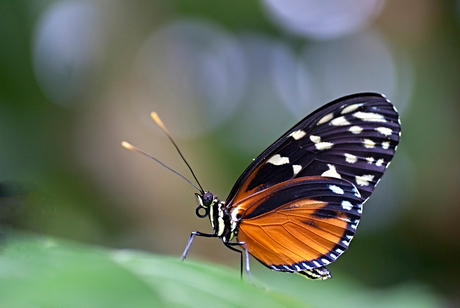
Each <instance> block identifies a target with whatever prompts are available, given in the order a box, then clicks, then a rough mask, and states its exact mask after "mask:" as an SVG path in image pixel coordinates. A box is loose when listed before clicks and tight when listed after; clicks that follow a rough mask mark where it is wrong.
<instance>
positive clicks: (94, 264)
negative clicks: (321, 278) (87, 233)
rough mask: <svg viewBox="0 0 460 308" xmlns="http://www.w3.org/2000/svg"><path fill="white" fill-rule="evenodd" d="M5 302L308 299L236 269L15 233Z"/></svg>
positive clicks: (3, 279) (6, 258)
mask: <svg viewBox="0 0 460 308" xmlns="http://www.w3.org/2000/svg"><path fill="white" fill-rule="evenodd" d="M0 307H1V308H4V307H14V308H20V307H56V308H65V307H75V308H76V307H78V308H80V307H98V308H103V307H111V308H113V307H123V308H125V307H136V308H137V307H264V308H268V307H308V305H306V304H305V303H303V302H301V301H300V300H297V299H294V298H290V297H288V296H285V295H283V294H280V293H276V292H271V291H267V290H265V289H262V288H259V287H256V286H254V285H252V284H250V283H248V282H246V281H242V280H241V279H240V277H239V273H238V272H237V271H235V270H231V269H227V268H224V267H218V266H214V265H210V264H204V263H199V262H192V261H187V262H184V263H181V262H179V261H178V258H171V257H165V256H158V255H152V254H147V253H143V252H138V251H132V250H109V249H103V248H98V247H91V246H85V245H79V244H75V243H70V242H65V241H61V240H56V239H49V238H38V237H24V236H21V237H14V238H10V239H8V240H7V242H6V243H4V245H3V251H2V256H1V257H0Z"/></svg>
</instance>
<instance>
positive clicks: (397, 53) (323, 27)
mask: <svg viewBox="0 0 460 308" xmlns="http://www.w3.org/2000/svg"><path fill="white" fill-rule="evenodd" d="M0 44H1V46H0V145H1V146H0V181H1V183H0V185H1V187H0V194H1V202H0V224H1V228H2V229H1V230H2V233H3V234H8V233H9V232H11V228H13V230H26V231H31V232H34V233H38V234H42V235H45V236H49V237H59V238H66V239H71V240H76V241H80V242H85V243H90V244H99V245H103V246H108V247H113V248H136V249H141V250H145V251H149V252H154V253H159V254H168V255H173V256H177V257H179V256H180V254H181V253H182V250H183V248H184V247H185V244H186V242H187V239H188V236H189V234H190V232H191V231H193V230H199V231H202V232H210V231H211V227H210V225H209V222H208V221H207V220H204V219H198V218H197V217H196V216H195V207H196V201H195V197H194V196H193V193H194V192H195V191H194V189H193V188H192V187H191V186H190V185H189V184H187V183H186V182H185V181H183V180H181V179H180V178H179V177H177V176H176V175H174V174H173V173H171V172H169V171H168V170H166V169H164V168H162V167H161V166H160V165H158V164H157V163H155V162H154V161H151V160H148V159H147V158H145V157H143V156H141V155H138V154H136V153H133V152H130V151H127V150H126V149H123V148H122V147H121V146H120V142H121V141H122V140H126V141H129V142H131V143H133V144H134V145H136V146H138V147H140V148H142V149H143V150H145V151H147V152H149V153H151V154H152V155H153V156H155V157H157V158H158V159H160V160H162V161H163V162H164V163H166V164H168V165H169V166H171V167H172V168H174V169H176V170H178V171H179V172H181V173H182V174H184V175H186V176H187V177H190V176H189V173H188V171H187V169H186V167H185V166H184V164H183V162H182V161H181V160H180V158H179V156H178V155H177V153H176V152H175V150H174V148H173V146H172V145H171V144H170V143H169V141H168V140H167V138H166V136H164V134H162V132H161V131H160V130H159V129H158V128H157V127H156V126H155V124H154V123H153V121H151V119H150V117H149V114H150V112H151V111H157V112H158V114H159V115H160V117H161V118H162V119H163V122H164V123H165V124H166V126H167V127H168V128H169V130H170V131H171V133H172V134H173V136H174V137H175V139H176V141H177V142H178V144H179V146H180V147H181V149H182V151H183V153H184V155H185V156H186V158H187V159H188V161H189V163H190V164H191V165H192V167H193V168H194V170H195V173H196V174H197V176H198V178H199V180H200V182H201V184H202V185H203V186H204V188H205V189H206V190H210V191H211V192H213V193H214V194H217V195H218V196H219V197H220V198H221V199H225V198H226V196H227V194H228V193H229V191H230V189H231V187H232V185H233V183H234V182H235V180H236V179H237V178H238V176H239V175H240V174H241V172H242V171H243V170H244V169H245V168H246V166H247V165H248V164H249V163H250V162H251V161H252V159H253V158H255V157H256V156H257V155H258V154H259V153H260V152H261V151H262V150H264V149H265V148H266V147H267V146H268V145H269V144H271V142H273V141H274V140H275V139H276V138H278V137H279V136H280V135H281V134H282V133H283V132H284V131H285V130H287V129H288V128H290V127H291V126H292V125H293V124H294V123H296V121H297V120H299V119H301V118H303V117H304V116H305V115H306V114H308V113H309V112H311V111H313V110H314V109H315V108H317V107H319V106H320V105H322V104H324V103H326V102H328V101H331V100H333V99H335V98H337V97H340V96H343V95H346V94H350V93H354V92H360V91H372V92H381V93H384V94H385V95H386V96H387V97H388V98H389V99H390V100H391V101H392V102H393V103H394V104H395V105H396V106H397V108H398V110H399V111H400V113H401V121H402V139H401V143H400V146H399V148H398V152H397V154H396V156H395V159H394V161H393V163H392V165H391V168H389V170H388V171H387V174H386V175H385V177H384V180H383V181H382V182H381V183H380V185H379V187H378V188H377V189H376V191H375V193H374V195H373V197H372V198H371V199H370V200H369V201H368V203H366V206H365V210H364V214H363V215H364V216H363V219H362V221H361V224H360V227H359V231H358V232H357V235H356V236H355V238H354V240H353V244H352V245H351V248H350V249H349V251H348V252H347V253H345V254H344V255H343V256H342V257H341V258H340V260H339V261H337V262H335V264H332V265H331V266H329V269H330V270H331V271H332V274H333V275H334V276H335V277H340V276H342V277H347V279H342V280H340V282H339V284H338V285H337V283H334V288H335V289H337V290H343V292H345V291H344V290H346V288H347V283H348V281H353V283H356V285H358V286H360V288H361V289H359V290H354V291H353V292H359V294H362V297H363V296H364V297H366V296H367V297H368V298H371V299H372V298H373V294H376V292H377V293H378V292H383V293H378V294H386V293H384V292H386V291H388V292H389V293H391V292H393V291H394V292H396V293H397V294H406V295H407V296H408V297H410V296H414V297H417V296H418V295H417V294H430V296H431V297H432V298H434V299H436V300H435V301H434V302H435V303H436V304H433V305H431V304H430V305H428V307H432V306H437V305H438V304H439V305H441V306H446V307H458V306H460V296H459V295H458V290H459V289H460V263H459V261H458V260H459V255H460V223H459V221H460V204H459V203H460V202H459V200H460V195H459V193H460V190H459V188H458V187H459V184H458V183H459V182H460V143H459V141H460V140H459V138H460V124H459V123H460V122H459V116H460V112H459V109H460V104H459V102H458V100H459V99H460V1H434V0H419V1H415V0H400V1H396V0H388V1H384V0H361V1H351V0H350V1H348V0H347V1H343V0H329V1H319V0H305V1H293V0H289V1H287V0H284V1H282V0H260V1H253V0H235V1H223V0H217V1H206V2H205V1H199V0H188V1H176V0H175V1H153V0H152V1H144V0H135V1H129V2H128V1H119V0H114V1H77V0H73V1H9V0H3V1H1V2H0ZM189 258H190V259H199V260H207V261H212V262H215V263H220V264H226V265H228V266H230V267H233V268H235V269H238V268H239V257H238V255H237V254H235V253H233V252H231V251H229V250H228V249H226V248H225V247H224V246H223V245H222V243H221V242H220V241H219V240H216V239H214V240H212V239H197V240H196V241H195V243H194V245H193V246H192V249H191V250H190V254H189ZM256 263H257V262H256V261H255V260H253V261H252V266H253V268H254V275H255V276H256V277H257V276H258V275H259V277H261V278H262V277H264V279H266V280H267V284H268V285H273V287H274V288H276V282H277V279H279V278H277V277H280V276H279V275H281V276H286V275H283V274H279V273H274V274H275V275H272V274H271V273H270V274H266V273H267V272H269V271H268V270H265V269H263V268H262V267H261V266H258V265H256ZM287 276H288V277H291V276H289V275H287ZM334 279H336V278H334ZM270 281H272V282H273V283H270ZM296 282H298V286H299V289H302V288H303V290H305V292H307V290H309V288H311V290H318V292H323V293H321V294H328V293H327V291H328V288H330V286H331V285H329V283H333V282H323V283H321V282H306V281H304V280H297V281H296ZM407 285H410V286H415V287H414V288H415V289H416V290H423V291H420V292H418V293H417V292H415V293H413V292H414V288H405V287H401V286H407ZM313 288H314V289H313ZM315 292H316V291H315ZM405 292H406V293H405ZM392 294H394V293H392ZM414 294H415V295H414ZM360 296H361V295H360ZM383 297H385V296H384V295H383ZM329 300H330V299H329ZM328 303H331V302H330V301H329V302H328V301H327V299H325V302H324V303H323V304H324V307H327V306H328ZM314 304H315V305H317V306H321V305H322V303H321V302H319V303H318V302H317V301H316V300H315V301H314Z"/></svg>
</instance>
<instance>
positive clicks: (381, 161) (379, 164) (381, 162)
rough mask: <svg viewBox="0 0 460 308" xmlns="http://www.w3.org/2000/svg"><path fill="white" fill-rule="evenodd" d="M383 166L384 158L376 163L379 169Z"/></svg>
mask: <svg viewBox="0 0 460 308" xmlns="http://www.w3.org/2000/svg"><path fill="white" fill-rule="evenodd" d="M382 164H383V158H380V159H379V160H378V161H377V162H376V163H375V165H376V166H377V167H380V166H381V165H382Z"/></svg>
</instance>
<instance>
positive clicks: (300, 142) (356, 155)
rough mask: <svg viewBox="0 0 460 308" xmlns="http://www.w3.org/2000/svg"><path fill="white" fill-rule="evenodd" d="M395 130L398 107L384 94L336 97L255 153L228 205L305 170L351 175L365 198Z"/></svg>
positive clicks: (388, 155) (391, 148)
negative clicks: (255, 155) (258, 153)
mask: <svg viewBox="0 0 460 308" xmlns="http://www.w3.org/2000/svg"><path fill="white" fill-rule="evenodd" d="M400 132H401V126H400V122H399V116H398V113H397V111H396V109H395V108H394V106H393V105H392V104H391V103H390V102H389V101H388V99H387V98H386V97H384V96H383V95H381V94H376V93H360V94H354V95H350V96H345V97H342V98H339V99H337V100H335V101H333V102H331V103H329V104H327V105H324V106H323V107H321V108H319V109H317V110H316V111H314V112H313V113H311V114H310V115H308V116H307V117H305V118H304V119H303V120H301V121H300V122H299V123H297V124H296V125H295V126H294V127H292V128H291V129H290V130H288V131H287V133H286V134H284V135H283V136H281V137H280V138H279V139H278V140H277V141H275V142H274V143H273V144H272V145H271V146H269V147H268V148H267V149H266V150H265V151H264V152H263V153H262V154H261V155H259V157H257V158H256V159H255V160H254V161H253V162H252V163H251V164H250V165H249V167H248V168H247V169H246V170H245V171H244V172H243V174H242V175H241V176H240V178H239V179H238V181H237V182H236V183H235V185H234V187H233V189H232V190H231V192H230V195H229V196H228V198H227V201H226V204H227V207H228V208H233V207H234V206H235V204H236V203H238V201H239V200H242V199H245V198H247V197H248V196H251V195H252V194H254V193H257V192H259V191H261V190H264V189H267V188H269V187H271V186H273V185H276V184H278V183H281V182H284V181H289V180H291V179H294V178H302V177H306V176H328V177H335V178H342V179H345V180H347V181H350V182H351V183H353V184H354V185H355V186H356V187H357V188H358V190H359V192H360V194H361V196H362V198H363V200H364V201H365V200H367V199H368V198H369V196H370V195H371V193H372V191H373V190H374V187H375V185H376V184H377V183H378V181H379V180H380V178H381V177H382V175H383V173H384V172H385V169H386V168H387V166H388V165H389V163H390V161H391V159H392V158H393V155H394V153H395V150H396V147H397V145H398V143H399V138H400Z"/></svg>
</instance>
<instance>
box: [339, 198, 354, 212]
mask: <svg viewBox="0 0 460 308" xmlns="http://www.w3.org/2000/svg"><path fill="white" fill-rule="evenodd" d="M342 208H343V209H344V210H347V211H350V210H351V209H352V208H353V204H351V203H350V201H348V200H343V201H342Z"/></svg>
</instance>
